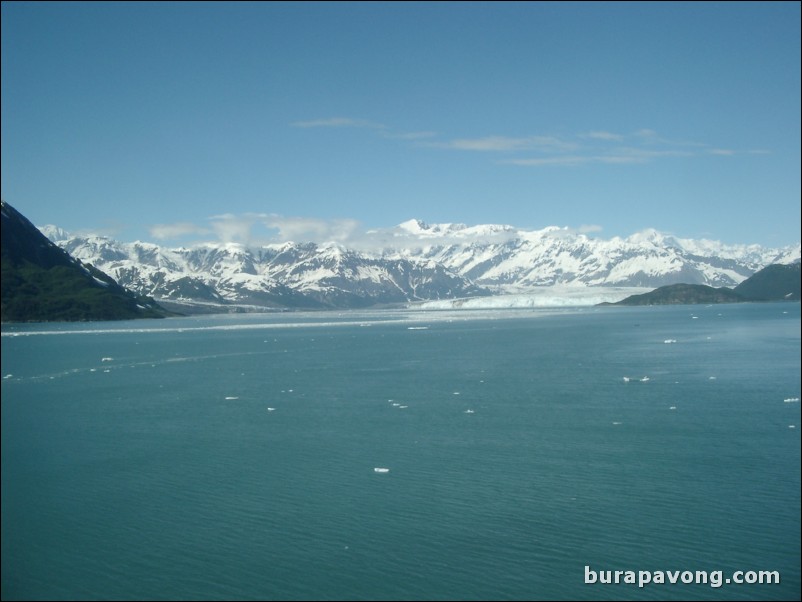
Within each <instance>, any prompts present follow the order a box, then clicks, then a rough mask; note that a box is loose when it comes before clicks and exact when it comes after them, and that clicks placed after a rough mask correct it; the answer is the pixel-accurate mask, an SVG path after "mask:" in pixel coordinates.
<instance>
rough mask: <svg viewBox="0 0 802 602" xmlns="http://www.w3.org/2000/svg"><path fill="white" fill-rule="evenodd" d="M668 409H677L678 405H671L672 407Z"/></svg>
mask: <svg viewBox="0 0 802 602" xmlns="http://www.w3.org/2000/svg"><path fill="white" fill-rule="evenodd" d="M668 409H669V410H676V409H677V406H671V407H670V408H668Z"/></svg>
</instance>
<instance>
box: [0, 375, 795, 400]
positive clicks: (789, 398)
mask: <svg viewBox="0 0 802 602" xmlns="http://www.w3.org/2000/svg"><path fill="white" fill-rule="evenodd" d="M6 378H8V376H6ZM783 402H784V403H799V397H786V398H785V399H783Z"/></svg>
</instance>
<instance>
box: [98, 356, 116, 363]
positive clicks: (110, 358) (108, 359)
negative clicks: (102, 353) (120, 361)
mask: <svg viewBox="0 0 802 602" xmlns="http://www.w3.org/2000/svg"><path fill="white" fill-rule="evenodd" d="M100 361H101V362H113V361H114V358H113V357H102V358H100Z"/></svg>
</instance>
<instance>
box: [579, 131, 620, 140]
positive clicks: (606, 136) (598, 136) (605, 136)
mask: <svg viewBox="0 0 802 602" xmlns="http://www.w3.org/2000/svg"><path fill="white" fill-rule="evenodd" d="M584 137H586V138H592V139H594V140H615V141H620V140H623V139H624V136H622V135H621V134H613V133H612V132H604V131H600V130H597V131H594V132H588V133H587V134H585V136H584Z"/></svg>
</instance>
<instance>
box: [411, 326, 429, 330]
mask: <svg viewBox="0 0 802 602" xmlns="http://www.w3.org/2000/svg"><path fill="white" fill-rule="evenodd" d="M407 330H429V327H428V326H407Z"/></svg>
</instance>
